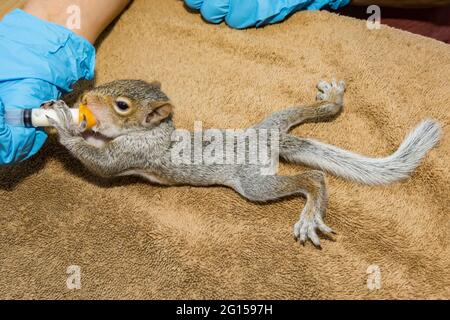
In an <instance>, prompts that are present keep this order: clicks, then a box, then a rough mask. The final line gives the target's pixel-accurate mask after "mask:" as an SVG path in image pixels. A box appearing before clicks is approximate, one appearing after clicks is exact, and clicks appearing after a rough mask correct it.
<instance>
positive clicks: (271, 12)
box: [225, 0, 311, 29]
mask: <svg viewBox="0 0 450 320" xmlns="http://www.w3.org/2000/svg"><path fill="white" fill-rule="evenodd" d="M309 3H311V1H310V0H279V1H270V0H259V1H240V0H231V1H230V7H229V13H228V15H227V17H226V18H225V21H226V23H227V24H228V25H229V26H230V27H232V28H237V29H242V28H247V27H251V26H257V27H259V26H262V25H265V24H269V23H276V22H279V21H282V20H284V19H285V18H286V17H287V16H288V15H289V14H291V13H293V12H296V11H299V10H301V9H306V7H307V5H308V4H309Z"/></svg>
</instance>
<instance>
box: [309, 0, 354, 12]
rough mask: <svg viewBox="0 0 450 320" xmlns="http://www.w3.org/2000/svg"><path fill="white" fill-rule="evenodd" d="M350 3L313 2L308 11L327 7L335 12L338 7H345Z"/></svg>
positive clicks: (321, 0)
mask: <svg viewBox="0 0 450 320" xmlns="http://www.w3.org/2000/svg"><path fill="white" fill-rule="evenodd" d="M349 3H350V0H315V1H314V2H313V3H311V4H310V5H309V6H308V8H307V9H308V10H319V9H322V8H323V7H325V6H329V7H330V8H331V9H333V10H337V9H339V8H340V7H343V6H346V5H348V4H349Z"/></svg>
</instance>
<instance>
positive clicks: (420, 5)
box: [350, 0, 450, 8]
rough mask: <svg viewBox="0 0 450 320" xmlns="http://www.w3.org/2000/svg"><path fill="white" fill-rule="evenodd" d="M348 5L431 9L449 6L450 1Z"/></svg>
mask: <svg viewBox="0 0 450 320" xmlns="http://www.w3.org/2000/svg"><path fill="white" fill-rule="evenodd" d="M350 4H352V5H356V6H370V5H372V4H376V5H379V6H383V7H397V8H431V7H439V6H445V5H450V0H352V1H351V3H350Z"/></svg>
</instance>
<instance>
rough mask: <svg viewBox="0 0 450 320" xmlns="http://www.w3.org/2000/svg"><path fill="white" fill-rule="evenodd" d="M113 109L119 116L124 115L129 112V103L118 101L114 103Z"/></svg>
mask: <svg viewBox="0 0 450 320" xmlns="http://www.w3.org/2000/svg"><path fill="white" fill-rule="evenodd" d="M114 109H116V111H117V113H119V114H126V113H127V112H128V111H130V109H131V107H130V103H129V102H128V101H125V99H120V100H119V99H118V100H116V101H115V103H114Z"/></svg>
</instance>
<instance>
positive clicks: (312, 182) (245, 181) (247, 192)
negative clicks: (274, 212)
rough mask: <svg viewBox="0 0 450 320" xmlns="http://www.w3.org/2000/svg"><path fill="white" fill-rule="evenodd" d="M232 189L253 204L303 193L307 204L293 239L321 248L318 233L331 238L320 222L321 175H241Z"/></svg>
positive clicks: (322, 200)
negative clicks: (308, 242) (308, 241)
mask: <svg viewBox="0 0 450 320" xmlns="http://www.w3.org/2000/svg"><path fill="white" fill-rule="evenodd" d="M232 187H233V188H234V189H235V190H236V191H237V192H239V193H240V194H241V195H242V196H243V197H245V198H247V199H248V200H250V201H254V202H267V201H273V200H278V199H280V198H283V197H288V196H293V195H299V194H303V195H304V196H305V197H306V204H305V207H304V208H303V210H302V212H301V214H300V218H299V220H298V222H297V223H296V224H295V225H294V237H295V239H296V240H298V241H299V242H300V243H302V244H304V243H305V242H306V241H307V240H310V241H311V242H312V243H313V244H314V245H315V246H316V247H318V248H320V239H319V236H318V231H320V233H322V234H323V235H324V236H326V237H327V238H331V234H332V233H333V230H332V229H331V228H330V227H328V226H327V225H326V224H325V223H324V222H323V217H324V215H325V211H326V206H327V202H328V195H327V189H326V183H325V176H324V174H323V172H321V171H309V172H305V173H302V174H299V175H295V176H273V175H267V176H264V175H260V174H258V175H253V176H251V175H248V176H247V175H246V176H240V177H239V178H238V179H237V180H236V181H235V183H234V185H233V186H232Z"/></svg>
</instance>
